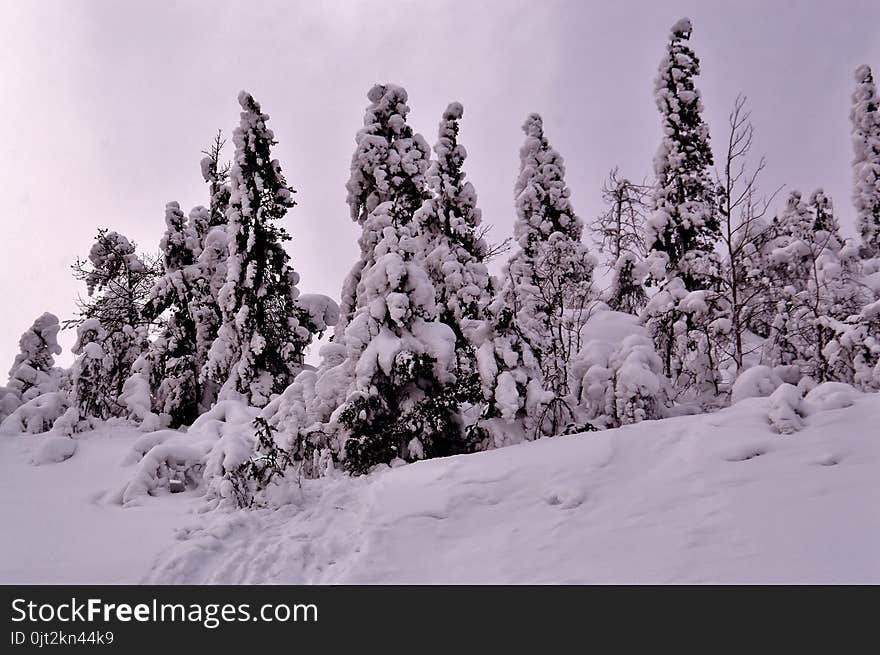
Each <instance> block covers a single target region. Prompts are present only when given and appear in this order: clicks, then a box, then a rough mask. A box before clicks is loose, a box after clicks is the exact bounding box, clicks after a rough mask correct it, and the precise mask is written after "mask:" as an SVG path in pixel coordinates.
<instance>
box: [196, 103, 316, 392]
mask: <svg viewBox="0 0 880 655" xmlns="http://www.w3.org/2000/svg"><path fill="white" fill-rule="evenodd" d="M238 101H239V104H240V105H241V109H242V111H241V122H240V125H239V127H238V128H237V129H236V130H235V133H234V136H233V141H234V143H235V157H234V160H233V163H232V167H231V170H230V173H229V178H230V198H229V208H228V210H227V220H228V227H227V230H228V252H229V256H228V259H227V262H226V282H225V284H224V285H223V288H222V289H221V290H220V294H219V298H218V301H219V306H220V310H221V311H222V316H223V322H222V325H221V326H220V328H219V330H218V335H217V338H216V339H215V340H214V343H213V344H212V345H211V349H210V352H209V356H208V361H207V363H206V364H205V369H204V372H203V374H204V375H205V376H206V377H207V378H210V379H212V380H214V381H215V382H217V383H219V384H222V385H223V392H221V395H222V394H224V393H225V394H231V395H235V394H241V395H242V396H244V397H245V398H246V399H247V400H248V401H249V402H250V403H251V404H254V405H257V406H263V405H265V404H266V403H267V402H269V400H270V398H271V396H272V395H273V394H276V393H280V392H281V391H283V390H284V389H285V387H287V385H288V384H289V383H290V381H291V380H292V379H293V377H294V376H295V375H296V374H297V373H298V372H299V371H300V370H302V366H303V353H304V351H305V349H306V347H307V346H308V345H309V343H310V342H311V340H312V338H313V336H314V332H315V330H314V329H313V326H312V325H311V324H310V322H309V320H308V313H307V312H305V311H304V310H303V309H302V308H301V307H300V306H299V305H298V303H297V297H298V295H299V291H298V289H297V287H296V285H297V283H298V282H299V275H298V274H297V273H296V272H295V271H294V270H293V269H292V268H291V267H290V265H289V263H288V262H289V257H288V255H287V253H286V252H285V250H284V246H283V243H284V242H285V241H287V240H288V239H289V238H290V237H289V236H288V234H287V232H286V231H285V230H284V228H282V227H279V226H278V225H277V221H279V220H280V219H282V218H284V216H285V215H286V214H287V211H288V210H289V209H290V208H291V207H293V206H294V204H295V203H294V200H293V193H294V191H293V189H292V188H291V187H289V186H288V185H287V181H286V180H285V179H284V176H283V174H282V172H281V166H280V164H279V163H278V160H276V159H272V153H271V148H272V146H273V145H274V144H275V137H274V134H273V133H272V130H270V129H269V128H268V127H267V125H266V122H267V121H268V119H269V116H268V115H267V114H264V113H262V111H261V109H260V105H259V104H258V103H257V102H256V100H254V98H253V96H251V95H250V94H249V93H246V92H242V93H240V94H239V97H238Z"/></svg>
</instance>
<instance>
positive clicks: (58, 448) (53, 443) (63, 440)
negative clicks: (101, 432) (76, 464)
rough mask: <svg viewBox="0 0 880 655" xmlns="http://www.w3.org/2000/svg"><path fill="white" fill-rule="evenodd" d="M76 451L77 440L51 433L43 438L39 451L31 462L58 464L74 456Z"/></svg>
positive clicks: (39, 464) (37, 464)
mask: <svg viewBox="0 0 880 655" xmlns="http://www.w3.org/2000/svg"><path fill="white" fill-rule="evenodd" d="M75 452H76V440H75V439H71V438H70V437H64V436H58V435H50V436H47V437H44V438H43V439H42V440H41V443H40V446H39V447H38V448H37V452H36V453H35V454H34V456H33V457H32V458H31V464H33V465H34V466H42V465H43V464H57V463H59V462H63V461H64V460H66V459H70V458H71V457H73V454H74V453H75Z"/></svg>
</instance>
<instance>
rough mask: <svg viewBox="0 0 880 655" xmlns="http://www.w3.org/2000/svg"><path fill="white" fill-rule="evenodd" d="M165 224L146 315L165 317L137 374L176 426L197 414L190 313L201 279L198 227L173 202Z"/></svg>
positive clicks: (158, 408) (193, 326)
mask: <svg viewBox="0 0 880 655" xmlns="http://www.w3.org/2000/svg"><path fill="white" fill-rule="evenodd" d="M196 216H198V214H196ZM165 225H166V230H165V235H164V236H163V237H162V240H161V242H160V244H159V249H160V251H161V254H162V266H163V274H162V275H161V276H160V277H159V279H158V280H157V281H156V284H155V285H154V286H153V288H152V290H151V291H150V299H149V301H148V302H147V304H146V306H145V307H144V314H145V316H146V317H147V318H150V319H153V320H155V319H156V318H158V317H159V316H160V315H163V314H165V315H166V316H165V320H164V322H163V324H162V328H161V330H160V333H159V334H158V336H157V337H156V339H155V340H154V341H153V343H152V344H151V345H150V352H149V356H148V357H146V358H145V362H149V372H148V373H146V368H147V367H146V366H145V365H144V366H141V367H139V369H140V370H139V371H137V372H136V375H141V376H142V375H147V377H148V380H149V383H150V384H149V387H150V389H151V391H152V395H153V408H154V409H155V411H156V413H158V414H167V415H168V416H169V417H170V420H171V425H172V426H173V427H177V426H180V425H185V424H188V423H190V422H192V420H194V419H195V418H196V416H197V415H198V410H199V400H200V396H201V392H200V387H199V362H198V359H197V353H196V349H197V340H196V323H195V320H194V318H193V313H192V310H193V306H194V302H195V299H196V298H195V287H196V285H197V284H198V281H199V269H198V267H197V266H196V259H197V257H198V255H199V254H200V252H199V250H200V248H201V244H200V240H199V234H198V231H197V229H196V228H194V227H193V226H192V225H191V224H190V222H188V221H187V219H186V218H185V217H184V214H183V212H182V211H181V210H180V205H178V204H177V203H176V202H170V203H168V204H167V205H166V206H165ZM141 413H143V412H141Z"/></svg>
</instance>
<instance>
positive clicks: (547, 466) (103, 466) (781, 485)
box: [0, 394, 880, 583]
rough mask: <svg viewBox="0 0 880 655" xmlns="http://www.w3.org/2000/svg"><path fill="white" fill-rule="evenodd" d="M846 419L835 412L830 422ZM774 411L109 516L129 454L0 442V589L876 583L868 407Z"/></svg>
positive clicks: (875, 466) (183, 497) (114, 432)
mask: <svg viewBox="0 0 880 655" xmlns="http://www.w3.org/2000/svg"><path fill="white" fill-rule="evenodd" d="M841 404H846V402H839V399H837V400H834V401H833V402H830V403H829V404H828V406H830V407H838V406H839V405H841ZM773 411H774V407H773V401H772V400H771V399H768V398H748V399H746V400H743V401H742V402H740V403H738V404H737V405H735V406H733V407H731V408H728V409H725V410H722V411H720V412H717V413H714V414H706V415H697V416H684V417H677V418H670V419H665V420H662V421H653V422H644V423H640V424H637V425H631V426H627V427H623V428H619V429H615V430H607V431H603V432H594V433H586V434H583V435H576V436H570V437H557V438H554V439H545V440H541V441H538V442H533V443H528V444H523V445H519V446H512V447H508V448H503V449H499V450H495V451H490V452H485V453H480V454H476V455H465V456H459V457H452V458H447V459H440V460H432V461H427V462H421V463H417V464H412V465H407V466H403V467H400V468H396V469H386V470H384V471H382V472H378V473H375V474H373V475H371V476H368V477H362V478H354V479H352V478H349V477H347V476H344V475H342V474H339V475H336V476H333V477H330V478H325V479H322V480H317V481H304V482H303V484H302V487H300V486H298V485H297V484H296V483H295V482H293V483H291V484H289V485H286V486H285V487H284V488H283V489H279V490H278V494H277V495H278V498H277V499H276V500H277V501H278V503H277V506H278V508H277V509H261V510H256V511H227V510H213V511H204V510H205V502H204V500H203V498H201V497H200V496H199V492H198V491H195V490H194V491H186V492H183V493H180V494H175V495H171V494H169V493H168V492H167V491H166V490H160V491H159V492H158V493H157V495H155V496H147V497H146V498H145V499H144V502H141V503H139V504H135V505H134V506H126V507H122V506H121V505H120V504H118V498H119V490H120V489H121V488H122V487H123V486H124V485H125V484H126V483H127V482H128V481H129V480H130V479H131V478H132V475H133V472H134V470H135V468H136V465H135V464H127V465H123V464H122V462H124V461H131V459H130V457H129V451H130V449H131V446H132V444H133V443H134V441H135V440H136V439H137V438H138V437H139V436H141V435H140V434H139V433H137V432H135V431H133V430H129V429H127V428H105V429H102V430H99V431H97V432H92V433H87V434H84V435H81V436H80V437H79V438H78V448H77V451H76V453H75V454H74V456H73V457H71V458H70V459H68V460H66V461H63V462H61V463H50V464H44V465H41V466H34V465H32V464H31V463H30V460H31V458H32V457H34V455H35V454H36V453H37V450H38V449H39V447H40V443H41V441H42V440H44V439H46V437H42V436H30V435H21V436H2V437H0V518H2V521H3V526H4V529H3V530H2V533H0V582H3V583H16V582H29V583H73V582H83V583H87V582H93V583H127V582H156V583H390V582H403V583H419V582H427V583H431V582H435V583H465V582H470V583H492V582H498V583H589V582H646V583H649V582H674V583H677V582H682V583H683V582H779V583H782V582H819V583H824V582H852V583H860V582H874V583H877V582H880V511H878V507H880V475H878V471H880V427H878V426H880V395H878V394H871V395H855V396H854V398H853V404H852V405H851V406H849V407H842V408H836V409H823V408H822V406H821V405H816V406H813V407H812V408H811V411H810V413H809V416H807V418H806V419H804V427H803V429H801V430H799V431H797V432H794V433H793V434H787V435H782V434H779V433H778V432H776V431H775V430H774V429H773V428H772V427H771V424H770V423H769V421H768V415H770V414H772V413H773Z"/></svg>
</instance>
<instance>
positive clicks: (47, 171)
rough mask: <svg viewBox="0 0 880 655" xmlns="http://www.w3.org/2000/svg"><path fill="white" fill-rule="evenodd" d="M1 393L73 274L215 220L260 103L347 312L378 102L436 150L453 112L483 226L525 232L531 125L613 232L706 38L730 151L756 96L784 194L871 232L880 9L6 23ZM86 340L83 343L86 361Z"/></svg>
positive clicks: (321, 10) (856, 0) (318, 279)
mask: <svg viewBox="0 0 880 655" xmlns="http://www.w3.org/2000/svg"><path fill="white" fill-rule="evenodd" d="M0 8H2V15H0V99H2V110H0V112H2V117H3V120H2V122H0V129H2V130H3V132H4V134H3V137H2V139H0V143H2V146H0V148H2V154H0V181H2V198H3V200H2V202H0V298H2V302H3V304H2V318H0V377H2V376H3V375H4V374H5V369H6V367H7V366H8V365H10V364H11V363H12V358H13V356H14V354H15V352H17V342H18V337H19V335H20V334H21V332H22V331H23V330H24V329H25V328H27V327H28V326H29V325H30V323H31V322H32V320H33V318H34V317H36V316H37V315H39V314H40V313H42V312H44V311H47V310H48V311H52V312H54V313H56V314H58V315H59V316H60V317H62V318H67V317H70V316H72V315H73V313H74V302H73V301H74V299H75V297H76V295H77V293H80V292H82V291H83V289H81V288H80V285H78V284H77V283H76V282H74V280H73V279H72V278H71V276H70V270H69V267H70V264H71V263H72V262H73V261H74V259H75V258H76V257H77V256H81V257H84V256H85V255H86V254H87V253H88V250H89V247H90V244H91V240H92V237H93V236H94V234H95V232H96V229H97V228H98V227H109V228H112V229H115V230H117V231H120V232H122V233H124V234H126V235H127V236H128V237H129V238H131V239H133V240H135V241H136V242H137V243H138V244H139V246H140V247H141V248H142V249H144V250H151V251H155V250H156V249H157V244H158V242H159V239H160V237H161V235H162V232H163V230H164V222H163V216H164V206H165V203H166V202H168V201H170V200H177V201H179V202H180V204H181V206H182V208H183V209H184V210H185V211H188V210H189V209H190V208H191V207H193V206H195V205H198V204H207V189H206V187H205V185H204V184H203V182H202V180H201V176H200V174H199V160H200V158H201V154H200V151H201V150H202V149H203V148H205V147H206V146H207V145H208V143H209V142H210V140H211V138H212V136H213V134H214V132H215V131H216V130H217V129H218V128H223V129H224V131H226V132H231V130H232V129H233V128H234V127H235V125H236V124H237V121H238V106H237V103H236V96H237V94H238V92H239V90H241V89H246V90H248V91H250V92H251V93H253V94H254V96H255V97H256V98H257V99H258V100H259V101H260V102H261V103H262V106H263V110H264V111H265V112H267V113H268V114H270V115H271V117H272V118H271V121H270V127H271V128H272V129H273V130H274V131H275V135H276V138H277V139H278V141H279V145H278V146H277V149H276V154H277V157H278V158H279V160H280V161H281V164H282V167H283V169H284V171H285V173H286V175H287V179H288V181H289V182H290V183H291V184H292V185H293V186H294V188H296V189H297V191H298V193H297V196H296V198H297V201H298V203H299V204H298V206H297V207H295V208H294V209H293V210H292V211H291V213H290V214H288V218H287V219H286V227H287V228H288V229H289V231H290V232H291V234H292V235H293V237H294V241H293V242H292V244H290V246H289V251H290V253H291V255H292V257H293V264H294V267H295V268H296V269H297V270H298V271H299V272H300V274H301V276H302V281H301V284H300V289H301V290H302V291H303V292H320V293H326V294H328V295H331V296H332V297H334V298H336V297H338V295H339V290H340V287H341V284H342V279H343V276H344V275H345V273H346V272H347V271H348V269H349V268H350V266H351V264H352V262H353V260H354V257H355V256H356V252H357V246H356V238H357V230H356V226H355V225H354V224H353V223H351V221H350V220H349V214H348V209H347V207H346V205H345V188H344V185H345V182H346V180H347V178H348V167H349V162H350V157H351V153H352V150H353V147H354V135H355V132H356V131H357V129H358V128H359V127H360V126H361V124H362V120H363V110H364V107H365V106H366V104H367V100H366V92H367V90H368V89H369V88H370V86H371V85H372V84H373V83H375V82H383V81H391V82H395V83H398V84H401V85H403V86H404V87H405V88H406V89H407V90H408V91H409V97H410V103H409V104H410V106H411V107H412V113H411V115H410V121H411V123H412V125H413V126H414V127H415V128H416V129H417V130H418V131H420V132H422V134H424V135H425V137H426V138H427V140H428V142H429V143H431V144H433V143H434V142H435V140H436V129H437V122H438V120H439V118H440V115H441V113H442V111H443V109H444V107H445V106H446V105H447V103H449V102H450V101H452V100H458V101H460V102H462V103H463V104H464V107H465V114H464V120H463V124H462V134H461V139H462V141H463V143H464V144H465V146H466V147H467V149H468V153H469V158H468V161H467V172H468V175H469V177H470V179H471V181H472V182H473V183H474V185H475V186H476V188H477V193H478V194H479V198H480V204H481V206H482V208H483V215H484V218H485V220H486V221H487V222H489V223H492V224H493V225H494V226H495V236H496V238H497V239H501V238H503V237H504V236H506V235H508V234H509V233H510V232H511V230H512V221H513V217H514V208H513V196H512V189H513V183H514V179H515V176H516V172H517V166H518V150H519V146H520V143H521V140H522V133H521V132H520V125H521V124H522V122H523V119H524V117H525V116H526V114H528V113H529V112H533V111H537V112H540V113H541V114H543V116H544V125H545V131H546V133H547V135H548V137H549V139H550V140H551V143H552V144H553V145H554V146H555V147H556V148H557V149H558V150H559V151H560V152H561V153H562V155H563V156H564V157H565V160H566V163H567V168H568V171H567V180H568V183H569V185H570V187H571V189H572V194H573V200H574V205H575V208H576V210H577V212H578V213H579V214H580V215H581V216H582V217H583V218H584V219H585V220H587V221H588V220H589V219H591V218H592V217H594V216H595V215H596V214H597V213H598V212H599V211H600V210H601V197H600V193H599V188H600V186H601V182H602V179H603V177H604V176H605V174H606V173H607V171H608V169H610V168H611V167H612V166H615V165H619V166H620V167H621V170H622V171H623V172H624V174H626V175H627V176H630V177H633V178H641V177H643V176H648V175H650V173H651V160H652V157H653V155H654V151H655V150H656V148H657V145H658V141H659V136H660V127H659V126H660V119H659V116H658V114H657V111H656V108H655V105H654V102H653V98H652V91H653V79H654V76H655V73H656V69H657V65H658V62H659V61H660V58H661V56H662V54H663V49H664V46H665V42H666V37H667V34H668V30H669V26H670V25H672V23H673V22H675V21H676V20H677V19H678V18H680V17H682V16H689V17H690V18H691V19H692V20H693V22H694V35H693V37H692V44H693V47H694V48H695V50H696V52H697V54H698V55H699V57H700V60H701V64H702V76H701V78H700V80H699V82H698V84H699V87H700V89H701V90H702V92H703V99H704V104H705V107H706V113H705V118H706V120H707V121H708V123H709V125H710V129H711V132H712V137H713V144H714V146H715V147H716V152H718V148H719V146H720V145H721V143H722V141H723V139H724V137H725V130H726V120H727V113H728V111H729V109H730V106H731V104H732V102H733V100H734V98H735V96H736V94H737V93H738V92H739V91H742V92H743V93H745V94H747V95H748V96H749V99H750V105H751V108H752V111H753V121H754V123H755V126H756V128H757V136H756V143H755V151H756V153H757V154H760V153H764V154H766V155H767V158H768V168H767V171H766V175H765V178H764V182H765V187H766V188H767V189H771V188H773V187H775V186H778V185H780V184H783V183H784V184H786V185H787V186H788V188H799V189H802V190H803V191H804V192H805V193H809V192H810V191H812V190H813V189H814V188H816V187H818V186H822V187H823V188H824V189H825V190H826V192H828V193H830V195H831V196H832V198H833V200H834V202H835V208H836V210H837V214H838V216H839V218H840V220H841V223H842V225H843V227H844V230H846V231H847V232H848V233H849V234H854V229H853V216H852V208H851V203H850V199H849V194H850V168H849V166H850V159H851V156H852V154H851V146H850V139H849V119H848V114H849V102H850V93H851V91H852V87H853V79H852V74H853V70H854V69H855V68H856V66H857V65H859V64H862V63H868V64H871V65H872V66H873V67H874V69H875V70H877V69H878V68H880V2H877V1H876V0H863V1H861V0H851V1H848V2H847V1H837V2H816V1H810V2H795V1H788V2H783V1H777V2H770V1H757V0H756V1H738V2H720V1H715V2H709V1H707V0H699V1H693V2H685V1H682V2H672V1H668V2H667V1H657V0H645V1H642V2H632V1H625V0H615V1H614V2H604V1H603V2H588V1H587V0H581V1H574V0H573V1H570V2H562V1H559V2H551V1H546V0H541V1H538V0H533V1H531V2H521V1H513V0H494V1H491V2H477V1H473V0H471V1H469V2H467V1H460V2H441V1H439V0H432V1H431V2H393V1H390V0H380V1H375V2H355V1H354V0H344V1H339V2H330V1H327V0H321V1H320V2H319V1H318V0H313V1H311V2H295V1H292V0H285V1H283V2H268V1H263V2H261V1H253V0H252V1H249V2H236V3H223V2H219V1H216V0H212V1H210V2H208V1H207V0H202V1H201V2H159V1H157V0H151V1H150V2H145V1H144V2H139V3H136V2H111V1H105V2H86V1H74V0H66V1H61V0H57V1H49V0H40V1H39V2H21V1H20V0H2V2H0ZM72 342H73V335H72V334H71V333H70V331H67V332H63V333H62V345H64V347H65V355H64V356H63V358H62V361H63V362H65V363H67V362H69V361H70V358H71V357H70V354H69V352H67V351H68V349H69V347H70V345H71V344H72Z"/></svg>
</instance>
